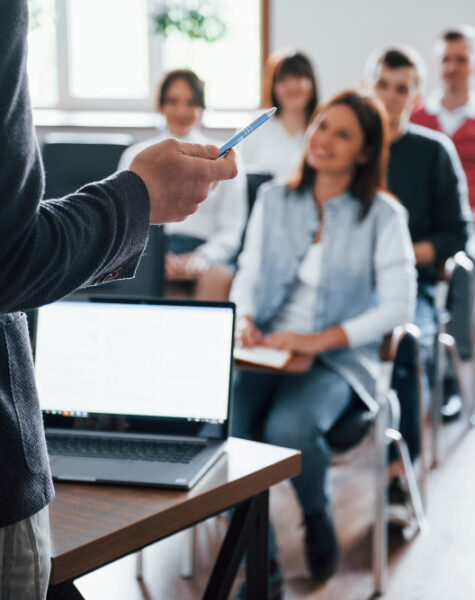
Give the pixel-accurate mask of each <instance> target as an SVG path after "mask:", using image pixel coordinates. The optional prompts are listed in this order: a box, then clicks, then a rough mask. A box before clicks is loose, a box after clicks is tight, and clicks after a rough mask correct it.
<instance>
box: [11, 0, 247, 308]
mask: <svg viewBox="0 0 475 600" xmlns="http://www.w3.org/2000/svg"><path fill="white" fill-rule="evenodd" d="M0 14H1V15H2V18H1V19H0V83H1V85H0V312H11V311H14V310H20V309H27V308H32V307H35V306H39V305H41V304H45V303H48V302H52V301H54V300H56V299H58V298H61V297H63V296H65V295H67V294H69V293H71V292H72V291H74V290H75V289H76V288H78V287H81V286H84V285H91V284H93V283H101V282H103V281H107V280H109V279H113V278H116V277H132V276H133V275H134V272H135V269H136V267H137V264H138V261H139V259H140V256H141V254H142V251H143V248H144V246H145V243H146V239H147V234H148V226H149V223H163V222H165V221H167V220H180V219H183V218H185V216H186V214H189V213H190V212H193V211H194V210H196V207H197V206H198V203H199V202H201V201H202V200H203V199H204V198H205V197H206V195H207V190H208V188H209V185H210V183H211V182H212V181H215V180H220V179H226V178H230V177H233V176H234V175H235V174H236V167H235V164H234V160H233V157H232V156H231V157H230V159H229V160H225V161H219V162H216V161H215V160H214V159H215V158H216V157H217V156H218V154H219V151H218V149H217V148H216V147H213V146H210V147H207V146H206V147H202V146H197V145H193V144H179V143H177V142H173V141H171V142H170V141H167V142H166V143H165V144H166V145H165V146H164V147H159V148H157V147H152V148H151V149H148V150H147V151H145V152H143V153H142V155H141V156H138V157H137V158H136V159H135V161H134V164H133V165H131V170H130V171H125V172H120V173H116V174H115V175H113V176H111V177H109V178H107V179H106V180H104V181H102V182H99V183H95V184H90V185H87V186H85V187H83V188H82V189H81V190H79V191H78V192H76V193H74V194H71V195H69V196H66V197H65V198H62V199H60V200H49V201H44V200H42V196H43V193H44V176H43V169H42V165H41V159H40V155H39V152H38V148H37V144H36V141H35V135H34V128H33V121H32V111H31V105H30V98H29V91H28V81H27V74H26V57H27V49H26V37H27V31H28V5H27V1H26V0H16V1H15V2H10V0H0ZM159 146H160V145H159ZM170 186H171V187H170ZM190 190H192V192H191V193H190V194H188V192H189V191H190ZM184 196H186V199H184Z"/></svg>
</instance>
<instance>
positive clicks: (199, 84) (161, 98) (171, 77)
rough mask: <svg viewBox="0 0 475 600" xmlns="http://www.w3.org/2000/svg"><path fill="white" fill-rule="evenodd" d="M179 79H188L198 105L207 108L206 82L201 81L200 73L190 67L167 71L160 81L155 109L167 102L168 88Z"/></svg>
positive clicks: (187, 81)
mask: <svg viewBox="0 0 475 600" xmlns="http://www.w3.org/2000/svg"><path fill="white" fill-rule="evenodd" d="M177 79H183V80H185V81H186V83H187V84H188V85H189V86H190V89H191V91H192V92H193V96H194V100H195V103H196V106H200V107H201V108H205V95H204V88H205V84H204V82H203V81H201V79H200V78H199V77H198V75H197V74H196V73H195V72H194V71H191V70H190V69H175V70H174V71H170V72H169V73H167V74H166V75H165V77H164V78H163V79H162V81H161V82H160V85H159V86H158V90H157V95H156V98H155V109H156V110H158V111H160V109H161V108H162V106H163V105H164V104H165V102H166V99H167V92H168V88H169V87H170V85H171V84H172V83H173V82H174V81H176V80H177Z"/></svg>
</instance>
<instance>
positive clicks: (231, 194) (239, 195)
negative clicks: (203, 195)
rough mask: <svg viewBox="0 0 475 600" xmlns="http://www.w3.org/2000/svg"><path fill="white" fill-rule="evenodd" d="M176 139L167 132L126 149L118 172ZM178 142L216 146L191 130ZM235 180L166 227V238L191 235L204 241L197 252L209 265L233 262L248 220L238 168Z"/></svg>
mask: <svg viewBox="0 0 475 600" xmlns="http://www.w3.org/2000/svg"><path fill="white" fill-rule="evenodd" d="M171 137H175V136H172V135H171V133H170V132H169V131H168V130H163V131H162V132H161V133H160V134H159V135H158V136H157V137H155V138H152V139H149V140H146V141H145V142H140V143H138V144H134V145H133V146H130V148H127V150H125V152H124V153H123V154H122V156H121V159H120V161H119V166H118V170H123V169H128V168H129V166H130V163H131V162H132V160H133V159H134V158H135V156H137V154H138V153H139V152H141V151H142V150H145V148H148V147H149V146H152V145H153V144H157V143H158V142H161V141H163V140H164V139H167V138H171ZM176 139H180V140H181V141H184V142H192V143H194V144H215V145H216V141H215V140H210V139H209V138H207V137H205V136H204V135H203V134H202V133H201V132H200V131H199V130H197V129H192V130H191V131H190V133H189V134H188V135H187V136H185V137H183V138H176ZM237 162H238V170H239V173H238V176H237V177H235V178H234V179H231V180H229V181H222V182H220V183H219V184H218V186H217V187H216V188H215V189H214V190H213V191H212V192H211V193H210V194H209V196H208V198H207V199H206V200H205V201H204V202H202V203H201V204H200V206H199V208H198V210H197V211H196V212H195V213H193V214H191V215H189V216H188V217H187V218H186V219H185V220H184V221H180V222H178V223H167V224H166V225H165V231H166V233H168V234H174V233H176V234H181V235H190V236H193V237H197V238H201V239H203V240H205V243H204V244H202V245H201V246H199V248H198V250H199V251H200V252H202V253H203V254H204V255H205V256H206V258H207V259H208V260H209V261H210V262H211V264H220V263H226V262H228V261H229V260H230V259H232V258H233V257H234V256H235V254H236V253H237V251H238V250H239V247H240V245H241V236H242V232H243V230H244V226H245V224H246V220H247V191H246V178H245V175H244V170H243V169H242V168H239V162H240V159H239V157H238V156H237Z"/></svg>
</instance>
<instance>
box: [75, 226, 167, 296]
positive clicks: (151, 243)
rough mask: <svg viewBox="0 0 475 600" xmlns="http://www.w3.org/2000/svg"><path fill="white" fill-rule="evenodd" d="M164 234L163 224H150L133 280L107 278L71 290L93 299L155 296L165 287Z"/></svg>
mask: <svg viewBox="0 0 475 600" xmlns="http://www.w3.org/2000/svg"><path fill="white" fill-rule="evenodd" d="M165 244H166V241H165V234H164V232H163V227H162V226H161V225H160V226H156V225H152V226H151V227H150V231H149V238H148V242H147V246H146V248H145V251H144V253H143V256H142V258H141V260H140V263H139V266H138V268H137V271H136V273H135V277H134V278H133V279H123V280H120V281H111V282H109V283H104V284H101V285H96V286H93V287H88V288H84V289H82V290H78V291H77V292H75V293H74V295H75V296H78V297H82V298H84V297H86V298H97V297H103V296H106V297H111V298H124V297H125V298H159V297H161V296H164V289H165V251H166V248H165Z"/></svg>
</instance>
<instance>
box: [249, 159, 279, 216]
mask: <svg viewBox="0 0 475 600" xmlns="http://www.w3.org/2000/svg"><path fill="white" fill-rule="evenodd" d="M272 177H273V175H272V173H269V172H267V171H252V170H247V171H246V179H247V206H248V214H249V215H250V214H251V211H252V207H253V206H254V202H255V201H256V196H257V190H258V189H259V187H260V186H261V185H262V184H263V183H265V182H266V181H269V180H270V179H272Z"/></svg>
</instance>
